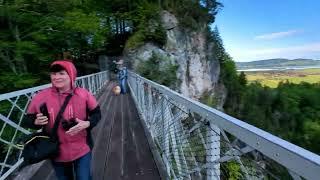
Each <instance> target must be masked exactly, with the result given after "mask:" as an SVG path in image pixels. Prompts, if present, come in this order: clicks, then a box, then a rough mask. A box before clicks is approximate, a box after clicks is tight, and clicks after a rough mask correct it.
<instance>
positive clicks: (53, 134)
mask: <svg viewBox="0 0 320 180" xmlns="http://www.w3.org/2000/svg"><path fill="white" fill-rule="evenodd" d="M71 97H72V93H71V94H69V95H68V96H67V97H66V99H65V100H64V103H63V105H62V106H61V108H60V111H59V113H58V115H57V117H56V119H55V121H54V125H53V129H52V131H51V133H52V136H53V137H55V138H56V137H58V135H57V130H58V127H59V122H60V119H61V117H62V114H63V112H64V110H65V109H66V107H67V105H68V103H69V101H70V99H71Z"/></svg>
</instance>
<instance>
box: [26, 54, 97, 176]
mask: <svg viewBox="0 0 320 180" xmlns="http://www.w3.org/2000/svg"><path fill="white" fill-rule="evenodd" d="M76 74H77V70H76V68H75V66H74V64H73V63H72V62H71V61H70V60H58V61H55V62H53V63H52V64H51V66H50V78H51V83H52V87H49V88H47V89H44V90H42V91H40V92H39V93H38V94H36V95H35V96H34V97H33V98H32V101H31V103H30V104H29V106H28V110H27V116H28V117H29V118H28V119H27V121H26V122H25V125H26V126H28V127H29V128H33V129H40V128H42V127H43V130H45V131H46V132H50V130H52V128H53V125H54V121H55V118H56V116H57V114H58V112H59V110H60V108H61V106H62V104H63V102H64V100H65V98H66V97H67V96H69V95H70V94H71V95H72V96H71V99H70V101H69V103H68V104H67V106H66V108H65V111H64V112H63V114H62V118H61V119H60V122H59V126H58V130H57V135H58V140H59V143H60V146H59V153H58V155H57V156H56V157H55V158H52V159H51V163H52V166H53V168H54V170H55V173H56V176H57V178H58V179H59V180H70V179H71V180H72V179H74V178H75V179H76V180H91V168H90V164H91V150H92V147H93V143H92V139H91V134H90V131H91V129H92V128H93V127H94V126H96V125H97V123H98V121H99V120H100V118H101V112H100V108H99V105H98V103H97V100H96V99H95V97H94V96H93V95H92V94H91V93H90V92H88V91H87V90H86V89H84V88H80V87H76V86H75V80H76ZM43 104H45V105H46V107H47V112H48V115H47V116H45V115H44V114H42V113H41V111H40V107H41V106H43ZM73 172H74V173H73Z"/></svg>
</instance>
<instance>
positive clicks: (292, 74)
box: [245, 69, 320, 88]
mask: <svg viewBox="0 0 320 180" xmlns="http://www.w3.org/2000/svg"><path fill="white" fill-rule="evenodd" d="M245 74H246V76H247V79H248V82H249V83H252V82H255V81H258V82H260V83H261V84H262V85H265V86H268V87H271V88H275V87H277V86H278V83H279V82H281V81H286V80H288V81H289V82H292V83H297V84H299V83H300V82H308V83H319V82H320V69H303V70H284V71H255V72H245Z"/></svg>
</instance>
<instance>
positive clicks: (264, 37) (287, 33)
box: [254, 30, 301, 40]
mask: <svg viewBox="0 0 320 180" xmlns="http://www.w3.org/2000/svg"><path fill="white" fill-rule="evenodd" d="M300 32H301V30H290V31H283V32H275V33H270V34H262V35H259V36H255V37H254V39H255V40H272V39H279V38H283V37H288V36H293V35H295V34H298V33H300Z"/></svg>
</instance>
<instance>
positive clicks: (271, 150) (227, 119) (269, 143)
mask: <svg viewBox="0 0 320 180" xmlns="http://www.w3.org/2000/svg"><path fill="white" fill-rule="evenodd" d="M129 76H130V78H133V79H135V80H136V81H137V83H138V81H141V82H142V83H146V84H148V85H150V86H151V87H152V88H154V89H156V90H157V91H159V92H160V94H163V95H165V96H167V97H169V98H171V99H174V101H176V102H177V103H179V104H183V105H184V106H185V107H187V108H188V110H189V111H190V112H195V113H198V114H200V115H201V116H203V117H206V119H208V120H209V121H210V123H213V124H215V125H217V126H218V127H219V128H221V129H223V130H225V131H227V132H228V133H230V134H232V135H234V136H235V137H237V138H238V139H240V140H241V141H242V142H244V143H246V144H247V145H249V146H251V147H252V148H254V149H255V150H257V151H259V152H261V153H262V154H264V155H265V156H267V157H269V158H271V159H273V160H274V161H276V162H278V163H279V164H281V165H283V166H284V167H286V168H287V169H289V170H291V171H293V172H294V173H296V174H298V175H300V176H302V177H304V178H307V179H317V178H319V177H320V156H319V155H317V154H315V153H312V152H310V151H308V150H305V149H303V148H301V147H299V146H297V145H294V144H292V143H290V142H288V141H285V140H283V139H281V138H279V137H277V136H274V135H272V134H270V133H268V132H266V131H263V130H261V129H259V128H256V127H254V126H252V125H250V124H248V123H246V122H243V121H240V120H238V119H236V118H234V117H231V116H229V115H227V114H225V113H223V112H220V111H218V110H216V109H214V108H212V107H209V106H207V105H204V104H202V103H200V102H198V101H195V100H193V99H190V98H187V97H184V96H182V95H181V94H179V93H177V92H175V91H173V90H171V89H169V88H168V87H165V86H163V85H159V84H157V83H155V82H153V81H150V80H148V79H146V78H143V77H141V76H140V75H138V74H136V73H134V72H131V71H130V72H129ZM131 86H132V85H131Z"/></svg>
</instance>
